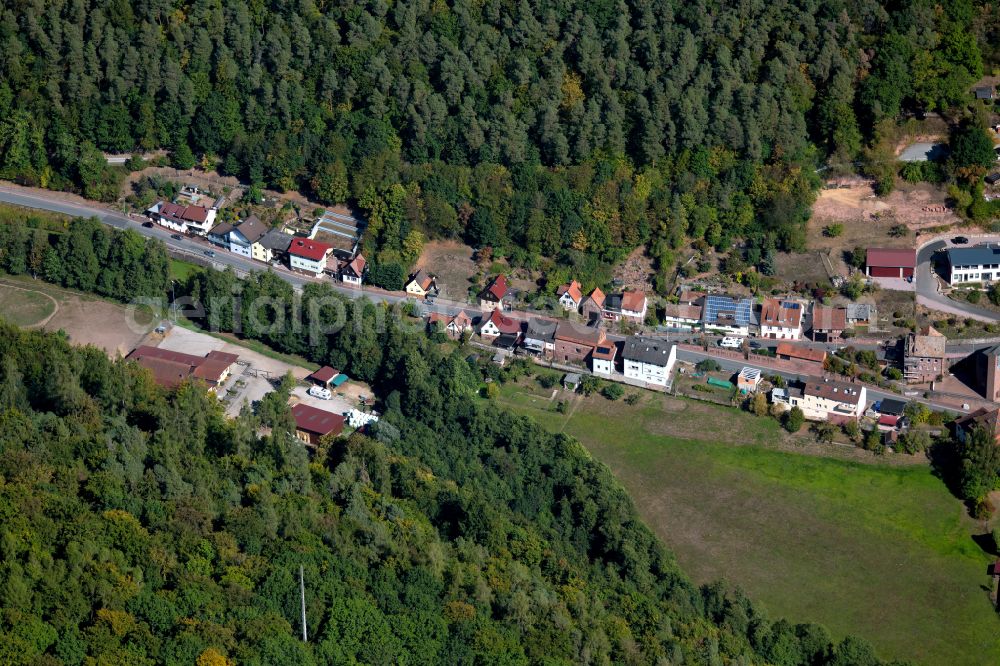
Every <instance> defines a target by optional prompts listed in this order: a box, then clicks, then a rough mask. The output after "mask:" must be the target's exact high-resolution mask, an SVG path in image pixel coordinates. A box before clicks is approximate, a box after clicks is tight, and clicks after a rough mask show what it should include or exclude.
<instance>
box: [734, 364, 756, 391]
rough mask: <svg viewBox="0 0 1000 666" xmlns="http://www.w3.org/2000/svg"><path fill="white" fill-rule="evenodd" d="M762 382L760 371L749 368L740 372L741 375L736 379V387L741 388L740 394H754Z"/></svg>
mask: <svg viewBox="0 0 1000 666" xmlns="http://www.w3.org/2000/svg"><path fill="white" fill-rule="evenodd" d="M760 380H761V374H760V370H758V369H757V368H751V367H749V366H748V367H745V368H743V369H742V370H740V374H739V376H738V377H737V378H736V386H738V387H739V389H740V393H754V392H756V391H757V387H759V386H760Z"/></svg>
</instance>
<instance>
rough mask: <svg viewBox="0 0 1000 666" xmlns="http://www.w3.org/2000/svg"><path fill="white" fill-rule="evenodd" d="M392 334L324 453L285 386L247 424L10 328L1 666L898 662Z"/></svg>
mask: <svg viewBox="0 0 1000 666" xmlns="http://www.w3.org/2000/svg"><path fill="white" fill-rule="evenodd" d="M382 341H383V342H384V344H385V355H384V358H383V361H382V363H380V365H379V367H378V369H377V372H376V376H375V380H376V383H377V384H378V385H379V386H381V387H395V389H394V390H393V391H392V392H390V393H389V394H387V398H386V402H385V410H386V411H385V414H384V417H383V424H382V425H381V426H380V427H379V428H378V429H377V430H376V431H375V432H374V433H372V436H370V437H366V436H361V435H352V436H351V437H350V438H349V439H347V440H346V441H344V440H340V441H334V442H330V443H328V444H326V445H324V446H322V447H321V449H320V450H319V451H318V452H316V453H315V454H314V455H311V456H310V455H309V454H308V453H307V451H306V450H305V449H304V448H303V446H302V445H301V443H299V442H298V441H297V440H295V439H294V437H293V436H292V435H291V434H290V432H289V429H290V427H291V421H290V414H289V412H288V408H287V406H286V399H287V392H286V391H287V388H288V387H287V384H283V386H282V388H280V389H279V390H278V391H276V392H275V393H272V394H270V396H269V397H267V398H265V399H264V400H263V401H262V403H261V404H260V405H258V408H257V410H256V413H251V412H249V411H246V412H245V413H244V414H242V415H241V416H240V417H239V418H238V419H236V420H233V421H227V420H226V419H225V418H224V417H223V415H222V412H221V409H220V407H219V402H218V401H217V400H216V399H215V397H214V396H212V395H211V394H208V393H206V392H204V391H203V390H202V389H201V388H199V387H197V386H194V385H186V386H183V387H181V388H180V389H178V390H177V391H176V392H174V393H173V394H170V395H168V394H166V393H165V392H164V391H163V390H162V389H160V388H159V387H157V386H156V385H154V384H153V383H152V381H151V378H150V376H149V375H148V374H147V373H146V371H143V370H141V369H140V368H138V367H137V366H135V365H134V364H132V363H130V362H125V361H117V362H111V361H109V360H108V359H107V358H106V357H105V355H104V354H103V352H101V351H100V350H97V349H94V348H90V347H88V348H74V347H72V346H70V345H69V344H68V343H67V342H66V340H65V339H64V338H63V337H61V336H59V335H56V334H42V333H37V332H24V331H20V330H18V329H16V328H14V327H9V326H6V325H0V590H2V591H3V593H2V598H3V602H2V609H0V662H2V663H4V664H129V665H130V666H134V665H141V664H184V665H190V664H194V663H195V662H196V660H198V661H197V663H198V664H199V666H201V665H203V664H216V663H226V662H225V661H224V658H225V657H228V658H230V659H233V660H235V662H236V663H240V664H311V663H317V664H342V663H359V662H360V663H373V664H375V663H378V664H388V663H414V664H418V663H419V664H430V663H453V664H459V663H469V664H472V663H478V664H487V663H497V664H499V663H504V664H520V663H546V664H563V663H565V664H570V663H583V662H589V663H609V662H610V661H615V662H618V663H653V662H656V661H657V660H660V661H661V662H662V663H675V664H676V663H687V664H721V663H744V664H750V663H763V662H765V661H766V662H768V663H775V664H843V665H845V666H846V665H847V664H852V665H859V664H860V665H865V664H877V663H878V660H877V659H876V658H875V657H874V656H873V654H872V651H871V649H870V647H869V646H868V645H867V644H866V643H865V642H864V641H862V640H859V639H855V638H848V639H845V640H844V641H842V642H839V643H834V642H832V641H831V639H830V637H829V636H828V635H827V634H826V632H825V631H824V630H823V629H821V628H820V627H817V626H810V625H792V624H789V623H787V622H784V621H778V622H771V621H770V620H768V619H767V618H766V617H764V616H763V614H762V613H761V612H760V611H759V610H758V609H756V608H755V607H754V606H753V604H752V603H750V602H749V601H748V600H747V599H746V598H745V597H743V596H741V595H739V594H738V593H735V594H734V593H730V592H728V591H726V590H724V589H723V588H722V587H721V586H718V585H715V586H707V587H704V588H701V589H698V588H696V587H694V586H692V585H691V584H690V583H689V582H688V581H687V580H686V579H685V578H684V576H683V575H682V574H681V573H680V572H679V571H678V569H677V567H676V565H675V563H674V561H673V560H672V558H671V557H670V556H669V554H668V553H666V552H665V550H664V549H663V547H662V545H660V544H659V543H658V542H657V541H656V539H655V537H654V536H653V535H652V534H651V533H650V531H649V530H648V529H647V528H646V527H645V526H644V525H642V524H641V523H640V522H639V521H638V519H637V518H636V515H635V513H634V509H633V507H632V505H631V502H630V500H629V499H628V497H627V495H626V494H625V493H624V491H623V490H622V489H621V488H620V487H619V486H618V485H617V484H616V483H615V482H614V480H613V479H612V477H611V475H610V473H609V472H608V470H607V469H606V468H604V467H603V466H601V465H599V464H597V463H595V462H594V461H593V460H591V459H590V457H589V456H588V455H587V454H586V453H585V452H584V450H583V449H582V448H581V447H580V446H579V445H578V444H577V443H576V442H574V441H572V440H570V439H569V438H567V437H565V436H561V435H551V434H547V433H546V432H544V431H543V430H541V429H540V428H538V427H537V426H536V425H535V424H534V423H533V422H531V421H529V420H527V419H524V418H520V417H514V416H511V415H509V414H504V413H501V412H500V411H498V410H496V409H495V408H493V407H492V405H490V404H489V403H486V402H484V401H481V400H479V399H477V398H475V396H474V391H475V388H476V386H477V385H478V384H479V382H480V381H481V377H480V376H479V373H478V370H477V369H475V368H474V367H473V366H471V365H470V364H469V363H467V362H466V361H465V360H464V358H462V357H461V355H460V354H458V353H457V350H455V349H454V348H452V347H450V346H440V345H436V344H431V343H430V342H428V341H427V340H426V339H424V338H423V337H422V336H400V335H398V334H397V333H394V332H393V331H392V330H391V329H390V330H389V331H388V332H387V333H386V335H385V337H384V338H383V340H382ZM262 426H266V427H267V428H268V431H267V432H268V434H266V435H259V434H258V433H259V432H261V430H260V429H261V427H262ZM300 565H301V566H303V567H304V570H305V581H306V594H307V617H308V623H309V628H310V636H311V639H310V642H309V643H307V644H304V643H302V642H301V641H300V640H299V638H298V636H299V627H298V624H299V622H298V615H299V609H298V604H299V596H298V585H297V583H298V580H297V572H298V567H299V566H300Z"/></svg>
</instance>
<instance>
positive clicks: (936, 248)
mask: <svg viewBox="0 0 1000 666" xmlns="http://www.w3.org/2000/svg"><path fill="white" fill-rule="evenodd" d="M972 240H973V242H974V243H977V244H978V243H985V242H997V241H1000V238H998V237H996V236H992V237H990V236H983V237H981V238H974V239H972ZM949 247H967V246H955V245H952V243H951V241H948V240H945V239H941V240H936V241H933V242H931V243H928V244H927V245H924V246H923V247H922V248H920V249H919V250H918V251H917V302H918V303H919V304H920V305H923V306H926V307H929V308H932V309H934V310H940V311H941V312H947V313H949V314H955V315H960V316H962V317H970V318H972V319H978V320H979V321H988V322H993V321H1000V316H997V313H996V312H994V311H992V310H988V309H986V308H981V307H977V306H975V305H972V304H971V303H964V302H962V301H956V300H953V299H951V298H948V297H947V296H946V295H944V294H942V293H941V292H940V291H939V287H940V282H939V278H938V276H937V275H936V274H935V273H934V267H933V266H932V265H931V258H932V257H933V256H934V255H935V254H936V253H937V252H940V251H941V250H945V249H947V248H949Z"/></svg>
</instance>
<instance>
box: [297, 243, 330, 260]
mask: <svg viewBox="0 0 1000 666" xmlns="http://www.w3.org/2000/svg"><path fill="white" fill-rule="evenodd" d="M332 249H333V246H332V245H329V244H328V243H321V242H319V241H315V240H310V239H309V238H295V239H293V240H292V243H291V245H289V246H288V254H291V255H294V256H296V257H302V258H303V259H309V260H310V261H319V260H320V259H322V258H323V257H325V256H326V253H327V252H329V251H330V250H332Z"/></svg>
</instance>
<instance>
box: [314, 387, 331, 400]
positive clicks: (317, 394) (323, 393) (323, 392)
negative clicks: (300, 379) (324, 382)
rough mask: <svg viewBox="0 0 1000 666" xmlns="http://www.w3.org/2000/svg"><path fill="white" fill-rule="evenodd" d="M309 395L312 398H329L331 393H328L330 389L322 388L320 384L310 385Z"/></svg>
mask: <svg viewBox="0 0 1000 666" xmlns="http://www.w3.org/2000/svg"><path fill="white" fill-rule="evenodd" d="M309 395H311V396H312V397H314V398H319V399H320V400H329V399H330V398H332V397H333V394H332V393H330V389H328V388H323V387H322V386H310V387H309Z"/></svg>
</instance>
